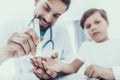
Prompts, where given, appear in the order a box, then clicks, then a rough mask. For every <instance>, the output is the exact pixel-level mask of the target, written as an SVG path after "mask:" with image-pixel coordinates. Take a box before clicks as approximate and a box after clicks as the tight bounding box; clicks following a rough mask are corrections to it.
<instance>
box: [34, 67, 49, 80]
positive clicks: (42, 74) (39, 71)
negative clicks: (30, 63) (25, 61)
mask: <svg viewBox="0 0 120 80" xmlns="http://www.w3.org/2000/svg"><path fill="white" fill-rule="evenodd" d="M34 73H35V75H37V76H38V77H39V78H41V79H50V78H51V77H50V76H49V75H47V73H46V72H44V70H42V69H40V68H39V69H37V70H36V71H35V72H34Z"/></svg>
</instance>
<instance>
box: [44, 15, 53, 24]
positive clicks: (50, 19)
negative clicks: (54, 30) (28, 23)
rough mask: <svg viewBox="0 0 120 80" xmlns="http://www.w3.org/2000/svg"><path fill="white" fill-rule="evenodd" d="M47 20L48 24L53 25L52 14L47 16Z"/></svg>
mask: <svg viewBox="0 0 120 80" xmlns="http://www.w3.org/2000/svg"><path fill="white" fill-rule="evenodd" d="M45 20H46V21H47V22H48V23H51V21H52V13H47V14H46V15H45Z"/></svg>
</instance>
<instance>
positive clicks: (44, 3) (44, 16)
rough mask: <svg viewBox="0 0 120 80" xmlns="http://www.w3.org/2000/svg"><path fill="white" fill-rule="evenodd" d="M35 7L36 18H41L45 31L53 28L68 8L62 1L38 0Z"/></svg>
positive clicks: (42, 28) (41, 24)
mask: <svg viewBox="0 0 120 80" xmlns="http://www.w3.org/2000/svg"><path fill="white" fill-rule="evenodd" d="M35 6H36V9H35V12H34V16H35V17H38V18H39V21H40V26H41V28H40V29H41V30H43V31H44V30H46V29H47V28H48V27H50V26H52V25H53V24H54V23H55V22H56V21H57V19H58V18H59V17H60V15H61V14H63V13H64V12H65V11H66V8H67V5H65V4H64V3H63V2H62V1H61V0H36V4H35Z"/></svg>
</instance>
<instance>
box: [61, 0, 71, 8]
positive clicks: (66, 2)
mask: <svg viewBox="0 0 120 80" xmlns="http://www.w3.org/2000/svg"><path fill="white" fill-rule="evenodd" d="M61 1H62V2H63V3H64V4H65V5H66V6H67V9H66V10H68V8H69V6H70V3H71V0H61Z"/></svg>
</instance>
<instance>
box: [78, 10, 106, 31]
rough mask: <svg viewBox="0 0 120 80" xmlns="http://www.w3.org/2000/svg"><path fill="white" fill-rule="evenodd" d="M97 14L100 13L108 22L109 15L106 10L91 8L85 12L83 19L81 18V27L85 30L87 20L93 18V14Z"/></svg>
mask: <svg viewBox="0 0 120 80" xmlns="http://www.w3.org/2000/svg"><path fill="white" fill-rule="evenodd" d="M95 12H99V13H100V15H101V17H102V18H104V19H105V20H106V21H107V22H108V19H107V14H106V12H105V10H103V9H96V8H91V9H89V10H87V11H85V13H84V14H83V16H82V18H81V21H80V26H81V27H82V28H83V29H84V23H85V21H86V19H87V18H88V17H89V16H91V15H92V14H94V13H95Z"/></svg>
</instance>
